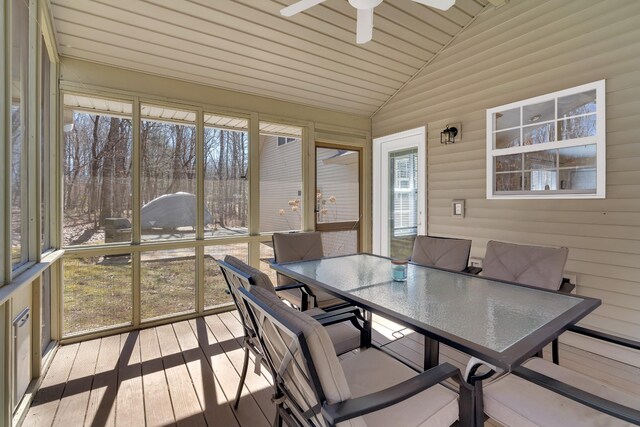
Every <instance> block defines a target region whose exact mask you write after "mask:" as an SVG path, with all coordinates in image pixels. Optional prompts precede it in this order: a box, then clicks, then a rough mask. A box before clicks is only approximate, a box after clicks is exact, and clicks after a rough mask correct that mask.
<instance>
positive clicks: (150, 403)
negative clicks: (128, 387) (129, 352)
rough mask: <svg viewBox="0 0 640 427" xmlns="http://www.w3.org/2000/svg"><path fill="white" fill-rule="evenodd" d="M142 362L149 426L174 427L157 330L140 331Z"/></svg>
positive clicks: (146, 414) (146, 416) (146, 418)
mask: <svg viewBox="0 0 640 427" xmlns="http://www.w3.org/2000/svg"><path fill="white" fill-rule="evenodd" d="M140 360H141V362H142V387H143V389H144V401H145V409H146V410H145V421H146V423H147V426H149V427H156V426H157V427H161V426H166V425H174V424H175V421H176V420H175V416H174V414H173V406H172V405H171V396H170V395H169V386H168V384H167V377H166V376H165V373H164V365H163V364H162V353H161V352H160V343H159V342H158V335H157V333H156V329H155V328H152V329H145V330H142V331H140Z"/></svg>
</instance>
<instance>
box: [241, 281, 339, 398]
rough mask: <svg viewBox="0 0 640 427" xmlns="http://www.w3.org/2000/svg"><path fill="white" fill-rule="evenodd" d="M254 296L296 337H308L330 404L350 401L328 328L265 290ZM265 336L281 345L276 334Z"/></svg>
mask: <svg viewBox="0 0 640 427" xmlns="http://www.w3.org/2000/svg"><path fill="white" fill-rule="evenodd" d="M250 292H251V293H252V294H253V295H255V296H256V297H257V298H259V299H260V300H261V301H263V302H264V303H265V304H266V305H268V306H269V307H270V308H271V309H272V310H273V312H274V315H275V316H276V318H277V319H282V320H283V321H286V322H287V324H289V325H291V326H292V327H293V328H294V329H293V332H294V333H295V334H299V333H302V334H304V337H305V340H306V342H307V346H308V348H309V353H310V354H311V358H312V359H313V362H314V364H315V367H316V371H317V373H318V378H319V380H320V384H321V385H322V389H323V391H324V393H325V396H326V398H327V401H328V402H329V403H335V402H341V401H343V400H346V399H349V398H350V397H351V391H350V390H349V386H348V385H347V380H346V378H345V376H344V372H343V371H342V366H341V365H340V361H339V360H338V356H336V352H335V350H334V348H333V344H332V343H331V339H330V338H329V334H328V333H327V331H326V330H325V328H324V327H323V326H322V325H321V324H320V323H319V322H318V321H316V320H314V319H313V318H311V317H309V316H308V315H306V314H304V313H302V312H300V311H297V310H294V309H292V308H291V307H289V306H287V305H286V304H283V303H282V301H280V300H279V299H278V298H277V297H276V296H274V295H273V294H272V293H270V292H268V291H265V290H264V289H262V288H257V287H252V288H251V290H250ZM264 333H265V335H266V336H267V338H268V339H270V340H273V341H277V337H273V333H274V332H273V331H269V330H265V331H264Z"/></svg>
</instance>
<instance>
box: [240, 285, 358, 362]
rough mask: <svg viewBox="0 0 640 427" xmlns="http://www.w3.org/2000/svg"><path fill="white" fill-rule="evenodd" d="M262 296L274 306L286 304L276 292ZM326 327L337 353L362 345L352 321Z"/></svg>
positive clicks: (309, 313)
mask: <svg viewBox="0 0 640 427" xmlns="http://www.w3.org/2000/svg"><path fill="white" fill-rule="evenodd" d="M252 293H255V292H252ZM260 298H261V299H262V300H264V301H265V302H266V303H268V304H269V306H270V307H273V306H274V305H276V304H282V305H285V304H284V303H283V302H282V301H281V300H280V299H279V298H278V297H277V296H276V295H275V294H271V295H270V296H268V297H267V296H264V295H262V296H261V297H260ZM324 312H325V311H324V310H323V309H321V308H312V309H311V310H307V311H305V312H304V314H306V315H307V316H317V315H318V314H323V313H324ZM325 329H326V330H327V333H328V334H329V338H330V339H331V342H332V343H333V347H334V349H335V352H336V354H342V353H346V352H347V351H351V350H355V349H357V348H359V347H360V331H359V330H358V329H357V328H356V327H355V326H353V325H352V324H351V323H348V322H340V323H336V324H334V325H328V326H325Z"/></svg>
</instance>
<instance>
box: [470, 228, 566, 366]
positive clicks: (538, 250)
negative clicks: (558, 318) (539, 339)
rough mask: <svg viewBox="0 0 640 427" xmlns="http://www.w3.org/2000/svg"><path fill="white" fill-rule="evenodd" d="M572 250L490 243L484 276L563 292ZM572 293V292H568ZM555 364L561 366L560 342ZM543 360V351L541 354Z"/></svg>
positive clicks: (555, 343) (554, 350)
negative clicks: (563, 275)
mask: <svg viewBox="0 0 640 427" xmlns="http://www.w3.org/2000/svg"><path fill="white" fill-rule="evenodd" d="M568 255H569V249H567V248H565V247H561V248H552V247H543V246H527V245H516V244H514V243H504V242H496V241H494V240H490V241H489V242H488V243H487V250H486V253H485V256H484V262H483V266H482V268H483V269H482V273H481V274H482V276H484V277H487V278H491V279H499V280H506V281H509V282H516V283H520V284H523V285H529V286H533V287H536V288H542V289H549V290H552V291H558V290H560V288H561V286H563V281H562V273H563V272H564V266H565V264H566V263H567V256H568ZM567 293H568V292H567ZM551 347H552V349H551V351H552V353H553V361H554V363H556V364H557V363H558V357H559V356H558V351H559V348H558V339H557V338H556V339H554V340H553V341H552V343H551ZM538 355H539V356H540V357H542V350H540V353H539V354H538Z"/></svg>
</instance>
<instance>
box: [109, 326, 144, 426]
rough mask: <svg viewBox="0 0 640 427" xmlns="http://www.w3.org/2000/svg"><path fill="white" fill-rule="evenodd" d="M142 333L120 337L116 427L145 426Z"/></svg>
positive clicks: (132, 333) (131, 333)
mask: <svg viewBox="0 0 640 427" xmlns="http://www.w3.org/2000/svg"><path fill="white" fill-rule="evenodd" d="M139 337H140V333H139V332H137V331H136V332H130V333H128V334H122V335H120V358H119V359H118V384H117V388H118V392H117V395H116V426H127V427H128V426H131V425H136V426H137V425H144V395H143V391H142V364H141V363H140V340H139Z"/></svg>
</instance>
